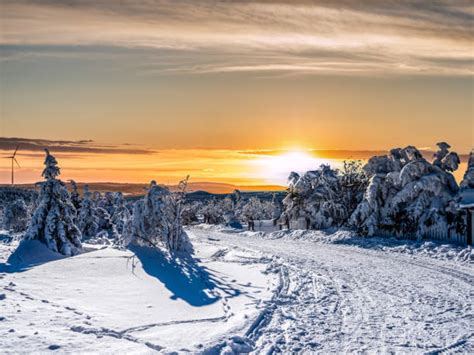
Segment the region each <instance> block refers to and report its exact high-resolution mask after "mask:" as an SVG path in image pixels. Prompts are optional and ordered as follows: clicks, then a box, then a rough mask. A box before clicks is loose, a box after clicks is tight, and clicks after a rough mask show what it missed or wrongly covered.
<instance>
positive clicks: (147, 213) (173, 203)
mask: <svg viewBox="0 0 474 355" xmlns="http://www.w3.org/2000/svg"><path fill="white" fill-rule="evenodd" d="M186 185H187V179H186V180H183V181H182V182H181V183H180V185H179V189H178V192H173V193H172V192H170V191H169V190H168V189H167V188H165V187H162V186H159V185H157V184H156V182H155V181H152V182H151V184H150V187H149V189H148V193H147V194H146V195H145V197H144V198H143V199H142V200H139V201H137V202H135V205H134V208H133V214H132V218H131V219H130V221H129V222H128V224H127V226H125V231H126V232H127V234H126V235H125V236H124V238H123V240H124V244H125V245H127V244H138V245H146V246H153V247H160V246H162V247H165V248H166V249H167V250H168V251H171V252H174V251H191V250H192V245H191V242H190V241H189V238H188V236H187V234H186V232H185V231H184V229H183V224H182V212H183V203H184V196H185V188H186Z"/></svg>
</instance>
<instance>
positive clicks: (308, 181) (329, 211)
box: [280, 162, 366, 229]
mask: <svg viewBox="0 0 474 355" xmlns="http://www.w3.org/2000/svg"><path fill="white" fill-rule="evenodd" d="M288 181H289V183H288V194H287V196H286V197H285V198H284V200H283V205H284V208H285V210H284V212H283V213H282V216H281V217H280V223H282V222H284V223H285V224H287V223H288V221H289V222H290V223H291V224H293V225H296V226H297V227H299V228H308V229H322V228H328V227H331V226H341V225H343V224H345V223H346V222H347V220H348V218H349V216H350V215H351V213H352V212H353V210H354V209H355V208H356V206H357V204H358V203H359V202H360V200H361V199H362V195H363V190H364V188H365V186H366V178H365V174H364V173H363V172H362V170H361V169H360V163H358V162H345V163H344V168H343V169H342V170H337V169H333V168H331V167H330V166H329V165H321V167H320V168H319V169H317V170H312V171H308V172H306V173H305V174H303V175H300V174H298V173H295V172H292V173H291V174H290V176H289V178H288ZM302 224H303V225H302Z"/></svg>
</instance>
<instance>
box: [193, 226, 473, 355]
mask: <svg viewBox="0 0 474 355" xmlns="http://www.w3.org/2000/svg"><path fill="white" fill-rule="evenodd" d="M192 234H193V235H194V238H196V239H198V240H200V241H202V242H204V241H206V242H208V243H211V244H214V245H216V246H218V247H220V248H222V250H223V252H222V254H225V250H232V249H234V248H244V249H251V250H253V251H258V252H261V253H264V254H265V255H267V256H269V257H270V256H272V255H273V258H274V261H275V263H276V264H278V265H279V268H280V277H281V285H280V288H279V289H278V292H277V293H276V294H275V296H274V298H273V300H272V301H270V302H268V304H267V309H266V311H265V312H263V313H262V317H261V321H260V322H259V323H258V324H257V325H256V326H255V327H253V329H250V331H249V332H248V334H247V336H248V337H249V338H250V339H252V340H254V341H255V343H256V347H255V352H256V353H266V352H274V353H290V352H317V353H328V352H331V353H334V352H336V353H347V352H358V353H359V352H397V353H433V354H436V353H440V352H443V351H447V350H452V351H459V352H463V353H473V352H474V336H473V332H474V310H473V297H474V270H473V268H472V267H471V266H461V265H457V264H453V263H451V264H450V263H446V262H442V261H440V260H435V259H430V258H426V257H413V256H407V255H401V254H395V253H388V252H381V251H375V250H364V249H360V248H357V247H351V246H343V245H331V244H322V243H313V242H304V241H288V240H265V239H261V238H258V237H251V236H242V235H234V234H227V233H219V232H209V231H203V230H199V229H193V230H192ZM209 238H210V239H209Z"/></svg>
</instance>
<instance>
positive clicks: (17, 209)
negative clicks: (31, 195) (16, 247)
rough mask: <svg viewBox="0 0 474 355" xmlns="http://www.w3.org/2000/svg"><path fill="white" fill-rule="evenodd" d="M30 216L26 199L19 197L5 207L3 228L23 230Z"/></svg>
mask: <svg viewBox="0 0 474 355" xmlns="http://www.w3.org/2000/svg"><path fill="white" fill-rule="evenodd" d="M29 217H30V216H29V212H28V207H27V206H26V204H25V201H24V200H23V199H21V198H19V199H17V200H16V201H13V202H11V203H10V204H9V205H8V206H6V207H5V210H4V214H3V228H5V229H6V230H9V231H12V232H15V233H18V232H23V231H24V230H25V229H26V228H27V226H28V222H29Z"/></svg>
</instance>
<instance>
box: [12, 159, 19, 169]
mask: <svg viewBox="0 0 474 355" xmlns="http://www.w3.org/2000/svg"><path fill="white" fill-rule="evenodd" d="M13 160H14V161H15V163H16V165H18V167H19V168H21V166H20V164H19V163H18V160H16V158H13Z"/></svg>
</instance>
